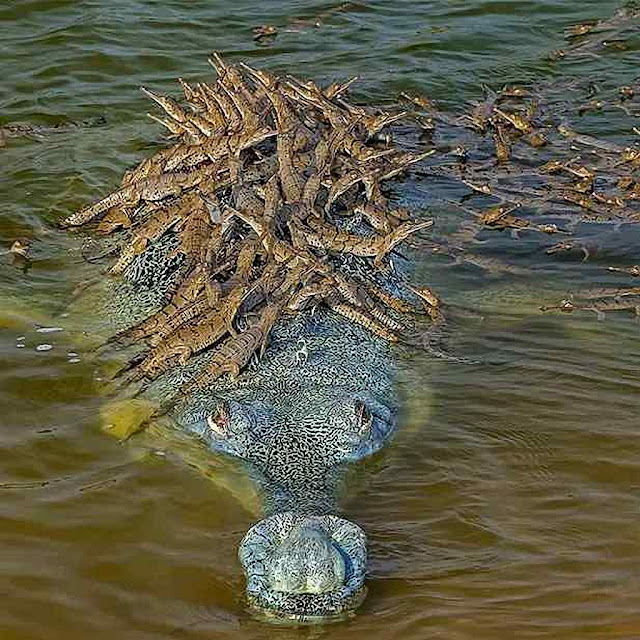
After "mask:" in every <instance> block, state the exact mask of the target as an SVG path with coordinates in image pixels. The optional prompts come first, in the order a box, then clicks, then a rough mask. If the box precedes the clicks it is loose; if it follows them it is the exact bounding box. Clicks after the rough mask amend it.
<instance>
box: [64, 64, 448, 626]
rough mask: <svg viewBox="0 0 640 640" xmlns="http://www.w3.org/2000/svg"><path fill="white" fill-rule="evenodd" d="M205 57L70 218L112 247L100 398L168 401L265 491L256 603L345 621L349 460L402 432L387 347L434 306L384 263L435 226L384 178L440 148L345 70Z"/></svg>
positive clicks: (437, 319) (250, 554)
mask: <svg viewBox="0 0 640 640" xmlns="http://www.w3.org/2000/svg"><path fill="white" fill-rule="evenodd" d="M211 62H212V64H213V65H214V66H215V68H216V70H217V74H218V77H217V80H216V81H215V82H214V83H201V84H197V85H194V86H192V85H189V84H187V83H186V82H184V81H181V84H182V88H183V91H184V98H185V100H184V101H183V102H178V101H176V100H174V99H172V98H169V97H166V96H162V95H159V94H156V93H155V92H153V91H151V90H149V89H144V91H145V93H146V94H147V95H149V96H150V97H151V98H152V99H153V100H154V101H155V102H156V103H158V104H159V105H160V106H161V107H162V108H163V109H164V112H165V113H164V114H163V116H162V117H159V116H155V115H154V116H153V118H154V119H155V120H157V121H159V122H161V123H162V124H163V125H165V126H166V127H167V129H168V130H169V132H170V133H171V135H172V136H173V137H174V138H175V139H176V140H175V142H174V143H173V144H170V145H169V146H166V147H163V148H161V149H160V150H159V151H157V152H156V153H155V154H154V155H152V156H151V157H149V158H147V159H145V160H144V161H143V162H142V163H141V164H140V165H139V166H137V167H136V168H134V169H133V170H131V171H129V172H127V174H126V175H125V177H124V179H123V181H122V184H121V186H120V187H119V188H118V189H117V190H115V191H114V192H113V193H111V194H109V195H107V196H106V197H104V198H102V199H101V200H100V201H98V202H97V203H95V204H93V205H91V206H88V207H86V208H85V209H82V210H81V211H79V212H77V213H74V214H73V215H70V216H69V217H68V218H66V219H65V220H64V221H63V222H62V226H64V227H78V226H84V225H87V226H91V225H93V224H95V225H96V226H97V228H96V231H97V232H102V233H107V234H112V237H114V238H116V240H117V241H118V245H117V246H118V247H119V248H118V255H117V257H116V258H115V261H114V262H113V263H112V264H111V265H110V267H109V273H110V274H111V275H112V276H113V278H111V279H109V280H110V283H111V284H110V286H111V293H110V294H109V296H108V297H107V298H106V299H105V309H106V310H107V312H108V317H109V322H110V323H111V326H118V327H120V328H121V330H118V331H117V332H116V333H115V334H114V335H112V336H111V337H110V338H109V339H108V341H107V343H106V345H104V348H103V350H106V351H111V350H115V352H116V353H124V354H126V355H127V357H128V360H127V361H126V363H125V364H124V366H122V368H121V369H120V370H119V372H118V373H117V374H116V376H115V377H114V379H113V380H112V381H111V383H110V384H109V393H111V394H112V395H114V396H116V397H121V396H124V397H132V396H137V397H146V398H148V399H150V400H151V401H152V402H154V403H155V407H156V408H155V410H154V412H153V415H151V416H150V419H151V420H152V419H153V418H154V417H158V416H160V415H164V414H170V415H171V417H172V418H173V420H174V421H175V422H176V423H177V424H178V425H179V426H181V427H182V428H183V429H185V430H187V431H189V432H191V433H193V434H195V435H197V436H198V437H200V438H201V439H202V440H203V441H204V443H205V444H206V446H207V447H209V448H210V449H211V450H213V451H217V452H223V453H226V454H229V455H232V456H235V457H237V458H241V459H242V460H244V461H246V463H247V465H248V468H249V469H250V472H251V474H252V476H253V477H254V478H256V480H257V482H258V483H259V485H260V486H261V488H262V489H263V495H264V505H265V509H264V510H265V515H266V517H265V519H263V520H262V521H260V522H259V523H257V524H256V525H255V526H254V527H253V528H252V529H251V530H250V531H249V532H248V533H247V534H246V536H245V537H244V539H243V540H242V542H241V544H240V550H239V556H240V560H241V562H242V565H243V567H244V569H245V572H246V576H247V596H248V600H249V602H250V604H251V605H253V606H254V607H255V608H257V609H259V610H260V611H262V612H264V613H265V614H267V615H268V616H272V617H276V618H279V619H293V620H297V621H315V620H326V619H331V618H336V617H341V616H343V615H345V614H347V613H348V612H350V611H352V610H353V609H354V608H355V607H356V606H357V605H358V604H359V603H360V602H361V600H362V598H363V596H364V592H365V584H364V583H365V572H366V553H367V552H366V542H365V534H364V532H363V531H362V529H360V528H359V527H358V526H357V525H356V524H353V523H351V522H349V521H347V520H345V519H342V518H340V517H338V516H337V515H335V511H336V509H337V506H336V499H337V496H338V494H339V485H340V480H341V477H342V473H341V470H342V469H343V467H344V465H345V463H347V462H351V461H355V460H358V459H361V458H363V457H365V456H368V455H370V454H372V453H374V452H375V451H377V450H378V449H380V448H381V447H382V445H383V444H384V442H385V441H386V440H387V439H388V438H389V436H390V435H391V434H392V433H393V431H394V429H395V426H396V421H397V401H396V396H395V386H394V367H393V358H392V354H391V352H390V347H389V345H390V343H397V342H404V343H409V344H414V345H421V344H423V342H424V335H423V332H424V331H425V330H428V328H424V327H428V326H433V325H438V324H440V323H441V322H442V319H443V318H442V313H441V310H440V304H439V301H438V298H437V297H436V296H435V295H434V294H433V292H432V291H431V290H430V289H428V288H427V287H416V286H413V285H411V284H409V282H408V281H407V279H406V277H405V276H403V275H402V274H400V273H398V271H397V270H396V269H393V268H391V263H390V255H391V254H392V252H393V251H394V249H395V248H396V246H397V245H398V244H399V243H400V242H402V241H403V240H404V239H406V238H407V237H408V236H410V235H411V234H414V233H416V232H419V231H421V230H423V229H426V228H428V227H429V226H430V225H431V224H432V221H431V220H428V219H424V218H414V217H412V216H411V215H410V213H409V212H408V211H407V210H405V209H402V208H398V207H395V208H394V207H392V206H390V203H389V201H388V198H387V196H385V195H384V187H383V186H382V185H383V183H384V181H386V180H389V179H392V178H394V177H396V176H398V175H399V174H401V173H402V172H403V171H405V170H407V169H408V168H409V167H411V165H413V164H414V163H416V162H419V161H421V160H423V159H424V158H425V157H426V156H428V155H430V152H427V153H416V152H410V151H407V150H401V149H398V148H395V147H393V146H392V145H391V142H390V137H389V136H388V135H384V136H383V135H382V134H381V132H382V131H383V130H384V129H385V128H386V127H387V126H388V125H389V124H391V123H392V122H395V121H396V120H398V119H399V118H402V117H403V116H404V115H405V113H404V112H398V111H396V112H393V113H392V112H383V111H380V110H374V109H364V108H362V107H357V106H354V105H352V104H350V103H348V102H347V101H346V100H345V98H344V92H345V90H346V88H347V87H348V86H349V84H350V82H347V83H345V84H334V85H331V86H329V87H327V88H324V89H321V88H319V87H318V86H316V85H315V84H314V83H312V82H300V81H298V80H296V79H294V78H291V77H288V76H287V77H284V78H279V77H276V76H274V75H271V74H268V73H266V72H264V71H258V70H254V69H252V68H250V67H249V66H247V65H240V66H239V67H236V66H232V65H230V64H228V63H227V62H225V61H224V60H223V59H222V58H221V57H220V56H219V55H215V56H214V57H213V59H212V61H211ZM121 238H122V241H120V239H121ZM417 314H421V315H422V316H423V318H424V322H422V323H421V322H420V321H419V320H418V319H417ZM420 327H423V328H422V329H421V328H420ZM131 351H133V353H131ZM258 359H259V361H258V362H255V361H257V360H258ZM252 363H253V364H252ZM141 426H143V425H141Z"/></svg>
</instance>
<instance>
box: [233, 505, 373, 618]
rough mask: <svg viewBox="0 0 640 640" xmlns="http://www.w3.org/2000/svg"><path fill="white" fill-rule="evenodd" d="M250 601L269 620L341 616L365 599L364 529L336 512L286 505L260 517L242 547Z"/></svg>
mask: <svg viewBox="0 0 640 640" xmlns="http://www.w3.org/2000/svg"><path fill="white" fill-rule="evenodd" d="M238 555H239V558H240V562H241V563H242V566H243V568H244V571H245V575H246V578H247V600H248V602H249V604H250V606H251V607H252V608H253V609H254V610H256V611H257V612H259V613H260V614H262V615H263V616H264V617H266V618H267V619H269V620H271V621H276V622H287V621H289V622H297V623H318V622H329V621H332V620H339V619H343V618H344V617H346V616H348V615H349V614H351V613H352V612H353V611H354V610H355V609H356V608H357V607H358V606H359V605H360V604H361V602H362V601H363V600H364V597H365V594H366V587H365V574H366V565H367V546H366V536H365V534H364V531H363V530H362V529H361V528H360V527H359V526H358V525H356V524H354V523H352V522H349V521H348V520H344V519H343V518H339V517H337V516H333V515H321V516H315V515H306V514H301V513H296V512H293V511H288V512H284V513H278V514H276V515H273V516H270V517H268V518H265V519H264V520H261V521H260V522H258V523H257V524H256V525H254V526H253V527H252V528H251V529H250V530H249V531H248V532H247V534H246V535H245V536H244V538H243V540H242V542H241V544H240V548H239V551H238Z"/></svg>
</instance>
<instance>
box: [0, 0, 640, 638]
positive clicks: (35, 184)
mask: <svg viewBox="0 0 640 640" xmlns="http://www.w3.org/2000/svg"><path fill="white" fill-rule="evenodd" d="M337 6H338V5H332V4H330V3H319V2H305V3H302V2H281V1H280V0H278V1H276V0H268V1H265V2H261V3H255V2H246V0H238V1H237V2H234V3H232V4H230V3H222V2H204V1H194V2H189V3H183V2H176V1H173V2H167V1H165V2H162V3H160V2H151V1H147V2H142V1H137V2H121V1H112V2H108V3H107V2H98V1H97V0H93V1H84V2H80V3H79V2H69V1H66V2H65V1H55V0H50V1H48V2H47V1H42V0H38V1H24V0H21V1H19V2H18V1H16V2H9V3H4V4H3V7H2V9H0V19H1V22H2V30H1V31H0V45H1V48H2V49H1V50H2V59H3V61H4V65H3V73H2V79H1V80H0V86H1V88H2V91H1V93H0V105H1V111H0V117H1V121H0V123H2V124H5V123H7V122H31V123H36V124H56V123H59V122H63V121H67V120H74V121H77V120H82V119H85V118H90V117H97V116H100V115H104V116H105V118H106V122H107V124H106V125H105V126H102V127H99V128H95V129H84V130H74V131H69V132H65V133H57V134H55V135H51V136H48V137H43V138H40V139H16V140H12V141H10V144H9V145H8V146H7V147H6V148H4V149H0V165H1V167H2V176H1V182H0V197H1V201H2V224H1V225H0V240H1V241H2V245H3V246H4V247H8V246H9V245H10V244H11V241H12V240H13V239H15V238H16V237H18V236H21V235H28V236H35V237H36V238H37V239H36V241H35V242H34V245H33V248H32V258H33V260H32V264H31V267H30V269H28V270H27V271H26V272H25V271H24V270H21V269H19V268H16V266H13V265H11V264H10V261H9V260H8V259H7V260H5V261H3V263H2V266H1V267H0V300H1V301H2V303H1V307H0V319H1V321H2V322H1V323H0V359H1V361H2V368H1V369H0V381H1V387H0V406H1V410H2V418H1V424H2V429H1V431H0V495H1V498H2V499H1V501H0V536H1V540H0V549H1V552H0V576H1V577H0V585H1V586H0V592H2V594H3V599H2V600H3V606H2V607H1V608H0V635H1V636H2V638H3V639H6V640H31V639H40V638H42V639H45V638H46V639H47V640H51V639H52V638H65V640H71V639H72V638H78V639H80V638H83V639H84V638H87V637H91V638H94V639H95V640H98V639H101V638H112V637H113V636H114V634H117V635H118V636H119V637H122V638H124V639H127V640H129V639H145V640H146V639H151V638H185V639H186V638H193V639H199V638H203V639H204V638H234V639H236V638H264V637H274V638H323V637H331V638H366V637H375V638H404V639H407V640H408V639H412V638H416V639H422V638H443V639H447V640H449V639H452V640H458V639H460V640H466V639H468V638H473V639H478V638H488V639H492V640H494V639H495V640H497V639H502V638H504V639H512V638H519V639H520V638H549V639H554V640H556V639H558V638H563V639H564V638H568V639H569V638H571V639H573V638H575V639H583V638H591V637H593V638H598V639H604V638H624V639H627V638H629V639H630V638H636V637H640V570H639V568H640V526H639V524H638V523H639V516H640V444H639V443H640V439H639V438H638V436H639V435H640V420H639V419H638V397H639V394H638V392H639V387H640V383H639V379H640V378H639V376H638V374H639V373H640V366H639V362H640V360H639V359H638V355H639V349H638V340H637V337H638V325H637V323H636V322H635V321H634V320H633V319H632V318H631V317H630V316H626V315H624V314H621V315H615V316H613V315H612V316H608V317H607V318H606V320H605V321H602V322H600V321H598V320H597V319H596V317H595V316H589V315H582V316H576V315H573V316H564V315H560V316H556V315H543V314H541V313H540V312H539V310H538V307H539V306H540V303H541V300H543V299H552V298H554V296H555V297H556V298H557V297H563V295H564V294H565V293H566V291H567V290H569V289H575V288H578V287H580V286H582V285H587V284H588V285H590V286H609V285H611V284H613V283H621V282H622V281H621V280H620V279H619V278H618V279H616V278H615V277H613V276H612V275H611V274H608V273H607V272H606V270H605V269H604V266H606V264H607V260H608V259H610V258H616V259H619V260H622V261H624V260H625V259H626V260H627V262H628V261H629V260H635V261H636V262H637V261H638V251H637V247H638V246H639V245H638V241H639V240H640V238H639V234H638V233H637V232H636V233H635V235H634V234H631V233H630V232H628V231H627V230H624V229H623V230H619V231H617V232H614V231H611V232H610V233H609V235H608V236H607V247H608V248H607V250H606V251H604V252H600V254H598V255H597V256H596V257H595V258H594V259H590V260H589V261H587V262H586V263H580V262H579V257H578V258H577V259H576V260H564V261H562V260H557V259H556V260H554V259H552V258H550V257H548V256H546V255H545V254H544V251H543V250H542V249H541V248H540V246H538V247H537V248H536V249H535V250H530V251H518V250H517V246H522V245H517V244H514V243H511V244H510V245H509V246H511V249H505V251H512V255H511V256H510V259H511V260H512V261H513V262H514V263H517V264H520V265H521V266H522V267H523V268H528V269H530V272H529V275H526V274H525V275H509V274H507V275H502V276H492V275H487V274H486V273H483V272H482V270H480V269H478V268H475V267H473V266H472V265H450V264H447V263H446V262H445V261H443V260H429V261H425V263H424V264H423V265H421V268H420V269H419V274H420V276H421V277H422V278H423V279H424V281H425V282H431V283H433V284H434V285H435V286H436V287H437V289H438V291H439V292H440V293H441V294H442V296H443V298H444V299H445V300H446V301H448V302H449V303H450V304H451V305H454V304H455V305H457V306H456V308H457V309H459V311H458V312H457V315H458V318H459V320H458V322H457V325H456V329H455V335H454V337H453V339H452V340H453V343H454V346H455V349H456V350H457V351H458V352H460V353H463V354H465V355H466V356H468V357H469V359H477V360H479V361H480V364H476V365H469V364H458V363H451V362H445V361H442V360H437V359H434V358H433V357H431V356H429V355H410V356H407V355H406V354H405V355H404V356H403V367H402V371H403V375H402V389H401V391H402V395H403V405H404V408H403V419H402V424H401V429H400V432H399V435H398V436H397V438H396V439H395V440H394V441H393V443H392V444H391V445H390V446H389V447H388V448H387V449H386V451H385V452H384V453H382V454H381V455H379V456H378V457H377V458H376V459H374V460H372V461H369V462H367V463H366V464H364V465H363V466H362V469H361V470H359V471H358V472H357V473H355V474H354V476H355V477H354V479H353V488H352V490H351V492H350V493H348V495H347V497H346V498H345V500H344V503H343V515H345V517H347V518H349V519H351V520H353V521H355V522H357V523H358V524H360V525H361V526H363V527H364V529H365V530H366V531H367V534H368V536H369V540H370V573H371V575H370V580H369V589H370V591H369V596H368V599H367V600H366V602H365V604H364V606H363V607H362V609H360V610H359V612H358V614H357V616H356V617H355V618H354V619H352V620H348V621H346V622H343V623H340V624H337V625H334V626H331V627H325V628H322V627H319V628H301V629H280V628H272V627H266V626H265V625H263V624H262V623H261V622H259V621H256V620H254V619H253V618H252V617H251V615H250V614H249V613H248V612H247V611H246V609H245V606H244V602H243V588H244V585H243V581H242V577H241V569H240V565H239V563H238V561H237V559H236V548H237V544H238V542H239V540H240V539H241V537H242V535H243V534H244V532H245V531H246V530H247V529H248V527H249V526H250V525H251V524H252V523H253V522H254V521H255V520H256V518H257V516H256V508H257V507H256V497H255V495H253V494H252V492H251V488H250V487H249V486H247V485H246V483H243V480H242V475H241V474H240V473H238V471H237V470H235V469H232V468H229V469H228V468H226V467H225V465H224V464H223V463H222V462H220V461H216V460H209V461H208V464H209V465H210V467H209V468H208V474H207V473H203V471H202V468H200V469H196V468H194V467H193V466H190V465H189V464H187V463H186V462H185V461H184V460H185V458H184V457H183V456H181V455H179V449H180V447H181V446H184V447H188V444H185V443H166V442H163V441H162V440H161V439H157V440H154V439H153V438H151V437H150V438H148V439H147V440H144V439H141V440H139V441H137V442H136V441H135V439H134V441H132V442H131V443H129V444H127V445H120V444H118V443H117V442H116V441H115V440H113V439H110V438H108V437H106V436H105V435H104V434H102V433H101V432H100V430H99V404H100V403H99V400H98V399H97V398H96V396H95V393H94V391H93V389H92V377H93V375H94V371H93V367H92V365H91V363H90V362H89V360H88V358H87V357H86V354H85V353H84V352H83V350H82V345H81V341H79V340H78V337H77V336H75V337H74V336H71V335H70V334H68V333H67V332H65V331H54V332H49V333H43V332H39V331H37V329H38V328H41V327H43V326H44V327H54V326H56V321H55V318H56V314H59V313H61V312H63V311H64V308H65V306H66V303H67V302H68V300H69V298H70V294H71V289H72V285H71V282H72V281H73V280H74V279H77V277H78V275H79V274H82V272H83V271H84V270H86V268H87V267H86V265H85V263H84V261H83V259H82V256H81V254H80V253H79V251H78V248H77V243H75V242H74V241H73V240H70V239H69V238H67V237H64V236H62V235H60V234H59V233H58V232H56V231H54V230H53V228H52V226H51V223H52V222H54V221H55V220H57V219H58V218H59V217H60V216H61V215H63V214H66V213H68V212H69V211H72V210H75V209H76V208H77V207H79V206H82V205H84V204H86V203H87V202H89V201H90V200H92V199H94V198H96V197H98V196H99V195H101V194H104V193H105V192H106V191H108V190H109V189H110V188H112V187H113V186H114V185H115V184H116V183H117V182H118V180H119V178H120V176H121V175H122V173H123V172H124V170H125V169H126V168H127V167H129V166H130V165H132V164H133V163H135V162H136V161H137V160H139V159H140V158H141V157H142V156H143V155H144V154H145V153H148V152H149V149H150V148H151V147H152V146H153V144H154V143H155V141H157V139H158V136H159V132H158V126H157V125H155V124H154V123H152V122H151V121H150V120H148V119H147V118H146V117H145V112H146V111H148V110H150V105H149V103H148V100H147V99H146V98H145V97H144V96H143V95H142V94H141V92H140V91H139V90H138V88H137V87H138V86H139V85H141V84H145V85H148V86H151V87H153V88H155V89H159V90H165V91H170V92H177V86H176V85H175V83H174V80H175V78H176V77H177V76H179V75H180V76H183V77H184V78H185V79H186V80H192V79H193V80H200V79H204V78H206V77H207V76H209V75H210V71H211V69H210V68H209V66H208V64H207V61H206V58H207V55H208V54H209V53H210V52H211V51H212V50H218V51H222V52H226V53H227V54H228V55H229V56H230V58H231V59H232V60H240V59H243V60H249V61H253V62H255V63H256V64H257V65H263V66H265V67H267V68H269V69H272V70H274V71H276V72H282V71H287V72H291V73H293V74H296V75H299V76H306V77H312V78H314V79H315V80H317V81H318V82H330V81H334V80H337V79H343V78H348V77H350V76H352V75H355V74H358V75H360V78H361V79H360V82H359V83H358V85H357V87H356V90H355V95H356V97H357V98H358V99H360V100H365V101H376V102H381V101H384V100H386V99H389V98H390V97H392V96H395V95H396V94H397V93H398V92H399V91H403V90H404V91H422V92H425V93H427V94H428V95H430V96H431V97H433V98H434V99H436V100H437V101H439V103H440V104H441V105H443V107H445V108H451V109H455V108H456V107H458V108H461V107H462V106H464V105H465V104H467V103H468V101H470V100H473V99H478V98H480V97H481V95H482V91H481V84H483V83H485V84H488V85H490V86H494V87H499V86H501V85H502V83H505V82H538V81H543V80H549V79H551V80H561V79H563V78H569V77H576V78H581V79H588V80H592V81H593V82H594V83H597V84H598V85H599V86H601V87H602V88H603V89H607V88H608V89H611V88H615V87H617V86H621V85H624V84H633V83H634V82H636V86H637V77H638V71H637V69H638V62H640V58H639V56H638V47H637V45H638V42H637V38H638V36H637V34H636V35H635V38H636V40H635V41H634V40H633V39H632V40H631V41H630V43H629V46H628V48H627V49H626V50H625V51H617V50H611V51H608V52H606V53H604V54H602V55H598V56H585V57H580V58H577V59H576V58H572V59H569V60H567V61H565V62H562V63H551V62H550V61H549V60H548V58H547V52H548V51H550V50H553V49H558V48H561V47H563V46H565V45H566V42H565V41H564V40H563V38H562V32H563V29H564V28H565V27H567V26H568V25H571V24H575V23H577V22H582V21H584V20H586V19H596V18H601V17H607V16H609V15H611V14H612V13H613V10H614V9H615V7H614V6H613V3H608V2H601V1H596V0H590V1H581V2H577V1H571V2H569V1H566V0H564V1H563V0H555V1H552V0H542V1H537V2H520V1H518V2H515V1H512V2H508V1H504V2H497V1H495V0H492V1H489V0H464V1H463V0H448V1H440V2H436V1H433V2H425V1H423V2H418V1H417V0H402V1H398V2H385V1H382V0H380V1H372V2H366V3H358V4H353V5H351V6H350V7H348V8H345V10H342V11H333V12H331V11H329V12H328V13H327V14H325V15H326V17H324V18H323V19H322V24H321V26H319V27H306V28H302V29H301V28H300V27H299V25H298V23H296V22H295V21H294V19H295V18H313V17H314V16H316V15H318V14H320V13H322V12H326V11H327V10H330V9H331V8H332V7H337ZM263 23H273V24H276V25H278V26H279V27H280V34H279V36H278V37H277V39H276V40H275V41H273V42H272V43H271V44H270V45H269V46H264V45H260V44H257V43H255V42H254V41H253V39H252V34H251V29H252V27H254V26H256V25H258V24H263ZM287 25H289V26H290V28H289V29H288V30H287ZM583 130H584V131H585V132H586V133H596V132H597V134H598V135H600V136H603V137H607V138H610V139H615V140H622V139H624V136H626V137H627V139H629V135H630V132H629V128H628V126H627V125H625V124H623V123H622V121H621V119H620V118H619V117H618V114H617V112H615V111H610V110H605V111H604V112H603V113H602V114H599V115H597V116H596V117H593V118H585V119H584V121H583ZM437 188H438V187H437V185H434V184H432V183H430V182H429V181H428V180H427V179H421V180H418V179H416V180H413V181H410V183H409V184H408V185H407V186H406V190H407V193H410V195H411V197H412V198H413V200H414V201H415V200H416V199H418V201H419V198H420V194H423V196H424V197H425V198H426V197H427V195H428V194H430V195H433V192H434V190H437ZM400 191H402V187H400ZM448 196H449V197H450V196H451V194H448ZM433 213H434V215H435V216H436V219H437V220H441V221H443V224H445V223H446V221H447V220H450V218H451V216H452V215H453V213H452V212H451V211H446V210H439V209H437V208H436V209H434V212H433ZM445 226H446V224H445ZM598 233H602V231H601V230H598ZM545 242H547V240H545ZM548 242H551V240H549V241H548ZM508 244H509V243H502V244H501V245H500V246H502V245H504V246H507V245H508ZM500 246H499V247H498V248H497V249H496V251H497V252H498V254H499V253H500V250H501V249H500ZM514 247H516V248H515V249H514ZM634 247H635V248H634ZM628 263H629V264H632V263H633V262H628ZM38 345H51V347H52V348H51V349H46V347H45V348H44V350H37V347H38ZM41 349H42V347H41ZM201 462H202V464H203V465H206V464H207V461H206V460H205V461H201ZM209 476H211V477H209Z"/></svg>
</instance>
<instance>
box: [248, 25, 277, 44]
mask: <svg viewBox="0 0 640 640" xmlns="http://www.w3.org/2000/svg"><path fill="white" fill-rule="evenodd" d="M277 35H278V28H277V27H276V26H274V25H272V24H262V25H260V26H258V27H254V29H253V39H254V40H263V39H265V38H275V37H276V36H277Z"/></svg>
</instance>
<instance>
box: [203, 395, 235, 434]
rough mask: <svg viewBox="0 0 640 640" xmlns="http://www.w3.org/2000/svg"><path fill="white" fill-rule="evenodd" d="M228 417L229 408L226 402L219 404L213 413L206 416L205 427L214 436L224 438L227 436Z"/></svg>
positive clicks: (229, 413) (229, 414)
mask: <svg viewBox="0 0 640 640" xmlns="http://www.w3.org/2000/svg"><path fill="white" fill-rule="evenodd" d="M230 416H231V412H230V407H229V403H228V402H227V401H226V400H222V401H221V402H219V403H218V406H217V407H216V409H215V411H213V412H212V413H210V414H209V415H208V416H207V425H208V426H209V429H210V430H211V431H212V432H213V434H214V435H215V436H218V437H220V436H222V437H224V436H226V435H227V434H228V431H229V420H230Z"/></svg>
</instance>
